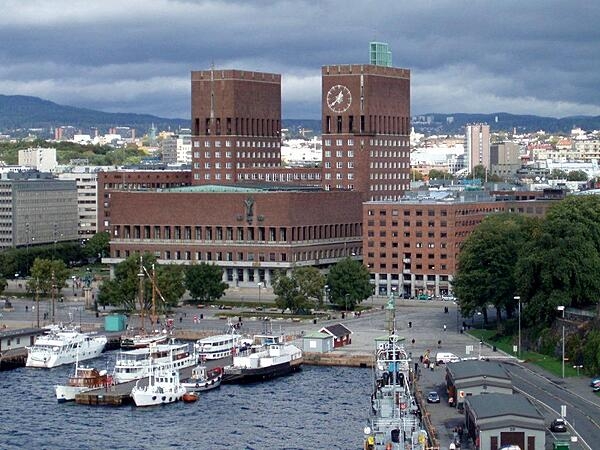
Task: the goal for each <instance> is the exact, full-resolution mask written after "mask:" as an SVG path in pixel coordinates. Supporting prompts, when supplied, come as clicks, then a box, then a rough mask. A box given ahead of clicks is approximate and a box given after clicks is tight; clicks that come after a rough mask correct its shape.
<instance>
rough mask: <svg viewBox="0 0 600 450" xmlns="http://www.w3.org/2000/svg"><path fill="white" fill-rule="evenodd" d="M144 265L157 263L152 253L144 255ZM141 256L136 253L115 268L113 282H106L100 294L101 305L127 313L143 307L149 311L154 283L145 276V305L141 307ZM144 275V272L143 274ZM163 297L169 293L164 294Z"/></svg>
mask: <svg viewBox="0 0 600 450" xmlns="http://www.w3.org/2000/svg"><path fill="white" fill-rule="evenodd" d="M141 263H142V265H143V266H144V267H152V265H153V264H155V263H156V257H155V256H154V255H152V254H151V253H144V255H143V256H142V262H141ZM139 273H140V254H139V253H134V254H133V255H131V256H129V257H128V258H127V259H125V261H123V262H121V263H119V264H117V265H116V266H115V275H114V278H113V279H112V280H108V281H105V282H104V283H102V286H101V287H100V291H99V292H98V303H100V304H101V305H113V306H118V307H121V308H123V309H125V310H127V311H135V310H138V309H140V307H142V306H143V308H144V310H147V309H149V307H150V305H151V302H152V283H151V281H150V280H148V277H147V276H146V275H144V277H145V278H144V284H143V299H144V300H143V305H140V301H139V298H140V287H139V286H140V281H139V279H140V277H139V276H138V274H139ZM142 273H143V272H142ZM162 294H163V295H168V293H165V292H163V293H162Z"/></svg>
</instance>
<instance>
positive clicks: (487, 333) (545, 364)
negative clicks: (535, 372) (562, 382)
mask: <svg viewBox="0 0 600 450" xmlns="http://www.w3.org/2000/svg"><path fill="white" fill-rule="evenodd" d="M469 334H471V336H474V337H476V338H477V339H480V340H483V342H484V343H485V344H488V345H490V346H491V345H495V346H496V348H497V349H498V350H502V351H503V352H505V353H507V354H509V355H514V356H516V354H515V353H514V352H513V345H514V344H513V343H514V341H515V338H514V337H513V336H500V337H497V336H496V330H487V329H483V330H481V329H477V330H473V329H472V330H470V331H469ZM520 359H522V360H524V361H527V362H530V363H532V364H535V365H537V366H539V367H541V368H542V369H544V370H547V371H548V372H550V373H552V374H553V375H555V376H557V377H561V376H562V364H561V361H560V358H553V357H551V356H548V355H543V354H541V353H536V352H530V351H524V352H521V357H520ZM576 376H577V369H575V368H573V366H572V364H570V363H569V361H565V377H576Z"/></svg>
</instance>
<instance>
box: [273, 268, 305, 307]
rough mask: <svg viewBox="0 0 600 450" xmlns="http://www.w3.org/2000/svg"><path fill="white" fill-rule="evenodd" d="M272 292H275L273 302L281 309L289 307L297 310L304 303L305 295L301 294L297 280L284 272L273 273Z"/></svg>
mask: <svg viewBox="0 0 600 450" xmlns="http://www.w3.org/2000/svg"><path fill="white" fill-rule="evenodd" d="M273 293H274V294H275V304H276V305H277V307H278V308H280V309H281V310H286V309H289V310H290V311H293V312H297V311H298V310H300V309H303V307H304V306H305V305H306V297H304V296H303V295H302V294H301V292H300V287H299V286H298V281H297V280H296V278H294V277H288V276H287V275H286V274H285V273H284V272H281V271H279V272H276V273H275V276H274V277H273Z"/></svg>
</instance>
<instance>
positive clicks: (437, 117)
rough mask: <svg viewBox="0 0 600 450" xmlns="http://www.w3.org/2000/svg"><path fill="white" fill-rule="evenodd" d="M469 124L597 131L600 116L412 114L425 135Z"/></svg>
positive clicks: (457, 129)
mask: <svg viewBox="0 0 600 450" xmlns="http://www.w3.org/2000/svg"><path fill="white" fill-rule="evenodd" d="M471 123H487V124H488V125H490V129H491V131H509V132H512V131H513V130H516V131H517V133H531V132H536V131H540V130H544V131H546V132H549V133H558V132H562V133H568V132H570V131H571V130H572V129H573V128H577V127H579V128H582V129H584V130H589V131H591V130H600V116H595V117H593V116H572V117H563V118H562V119H556V118H554V117H541V116H533V115H517V114H508V113H493V114H464V113H454V114H438V113H431V114H421V115H418V116H413V117H412V126H413V127H414V128H415V131H418V132H420V133H425V134H435V133H438V134H455V133H463V132H464V127H465V125H467V124H471Z"/></svg>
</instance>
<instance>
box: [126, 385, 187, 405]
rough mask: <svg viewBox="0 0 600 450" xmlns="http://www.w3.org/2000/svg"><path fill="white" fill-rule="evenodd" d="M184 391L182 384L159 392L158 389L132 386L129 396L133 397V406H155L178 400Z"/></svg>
mask: <svg viewBox="0 0 600 450" xmlns="http://www.w3.org/2000/svg"><path fill="white" fill-rule="evenodd" d="M185 392H186V391H185V388H184V387H183V386H179V387H178V388H176V389H173V390H172V391H163V392H160V391H159V390H150V389H148V390H142V389H135V388H134V389H133V390H132V391H131V397H133V402H134V403H135V406H156V405H166V404H169V403H175V402H178V401H179V400H181V398H182V397H183V394H185Z"/></svg>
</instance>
